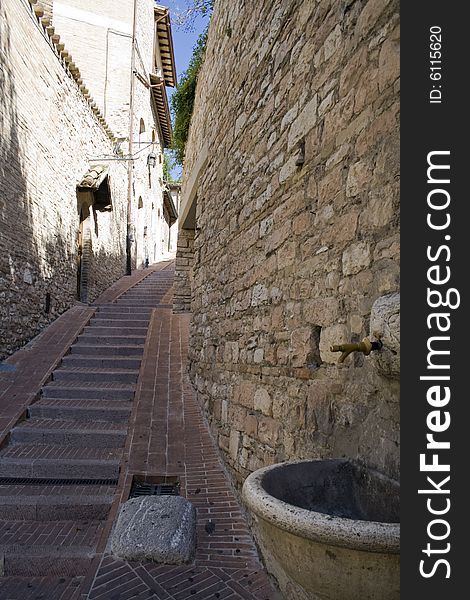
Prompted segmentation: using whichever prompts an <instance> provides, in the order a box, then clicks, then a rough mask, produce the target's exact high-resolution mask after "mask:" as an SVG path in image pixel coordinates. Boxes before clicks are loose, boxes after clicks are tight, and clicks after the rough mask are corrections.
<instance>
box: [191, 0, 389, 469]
mask: <svg viewBox="0 0 470 600" xmlns="http://www.w3.org/2000/svg"><path fill="white" fill-rule="evenodd" d="M398 90H399V17H398V2H397V1H396V0H356V1H354V0H341V1H340V0H315V1H314V0H290V1H287V2H286V1H285V0H274V1H273V0H260V1H259V2H256V3H253V2H247V1H245V2H244V1H240V2H231V1H229V0H219V1H217V2H216V6H215V12H214V15H213V20H212V23H211V27H210V33H209V40H208V48H207V53H206V59H205V64H204V67H203V69H202V72H201V75H200V78H199V81H198V88H197V97H196V103H195V113H194V115H193V120H192V127H191V132H190V139H189V142H188V147H187V158H186V165H185V174H189V173H190V171H191V166H192V165H193V164H194V163H195V162H196V160H197V157H198V153H199V152H200V151H201V147H202V145H203V144H206V143H208V144H209V157H208V161H207V165H206V167H205V168H204V170H203V172H202V174H201V177H200V180H199V186H198V206H197V230H196V239H195V262H194V285H193V301H192V311H193V320H192V335H191V349H190V359H191V376H192V380H193V382H194V384H195V387H196V389H197V391H198V396H199V399H200V401H201V403H203V405H204V406H205V408H206V411H207V414H208V415H209V419H210V422H211V425H212V429H213V432H214V434H215V435H216V436H217V439H218V443H219V446H220V448H221V449H222V451H223V454H224V457H225V459H226V461H227V463H228V465H229V467H230V468H231V470H232V472H233V473H234V475H235V476H236V478H237V480H238V481H242V480H243V478H244V477H245V476H246V475H247V474H248V473H249V472H250V471H253V470H254V469H256V468H258V467H261V466H263V465H266V464H269V463H273V462H277V461H282V460H284V459H292V458H304V457H322V456H348V457H353V458H359V459H361V460H363V461H365V462H366V463H367V464H369V465H370V466H372V467H375V468H378V469H379V470H380V471H382V472H385V473H387V474H389V475H392V476H396V475H398V472H399V406H398V393H399V389H398V381H397V380H396V379H393V378H392V377H388V376H385V375H382V374H381V373H379V371H378V370H376V369H375V367H374V364H375V363H374V361H373V359H372V357H367V358H366V357H364V356H363V355H359V354H356V355H354V356H353V357H352V358H348V359H347V361H346V363H345V364H344V365H339V366H338V365H337V364H336V363H337V360H338V357H339V355H338V354H333V353H331V352H330V351H329V346H330V344H332V343H342V342H348V341H351V340H355V341H358V340H361V339H362V338H363V337H365V336H366V335H369V333H370V332H369V321H370V314H371V308H372V305H373V303H374V301H375V300H376V299H378V298H380V297H382V296H384V295H387V294H390V293H392V292H395V291H396V290H398V289H399V265H398V260H399V225H398V205H399V204H398V203H399V186H398V177H399V140H398V125H399V103H398V100H399V99H398ZM303 148H304V152H305V162H304V164H303V166H302V165H297V164H296V161H297V159H298V158H300V154H301V152H302V150H303ZM299 151H300V154H299ZM184 193H185V190H184V189H183V195H184Z"/></svg>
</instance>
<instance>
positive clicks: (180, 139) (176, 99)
mask: <svg viewBox="0 0 470 600" xmlns="http://www.w3.org/2000/svg"><path fill="white" fill-rule="evenodd" d="M206 43H207V29H206V31H204V33H202V34H201V35H200V36H199V38H198V40H197V42H196V45H195V46H194V49H193V54H192V57H191V60H190V61H189V65H188V68H187V69H186V71H185V72H184V73H183V74H182V76H181V77H180V81H179V84H178V86H177V88H176V90H175V92H174V94H173V96H172V97H171V108H172V111H173V117H174V126H173V150H174V153H175V160H176V162H177V163H178V164H180V165H182V164H183V161H184V155H185V150H186V142H187V140H188V134H189V126H190V123H191V115H192V114H193V107H194V98H195V96H196V84H197V78H198V75H199V71H200V70H201V66H202V63H203V61H204V53H205V50H206Z"/></svg>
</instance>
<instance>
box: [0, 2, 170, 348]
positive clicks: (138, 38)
mask: <svg viewBox="0 0 470 600" xmlns="http://www.w3.org/2000/svg"><path fill="white" fill-rule="evenodd" d="M117 5H119V11H117V9H116V6H117ZM0 10H1V38H0V44H1V47H0V62H1V65H0V66H1V69H0V73H1V74H0V103H1V105H2V108H1V120H0V296H1V301H0V317H1V327H0V357H4V356H6V355H8V354H10V353H11V352H13V351H14V350H15V349H16V348H18V347H20V346H21V345H23V344H24V343H25V342H27V341H28V340H30V339H31V338H32V337H33V336H34V335H35V334H36V333H38V332H39V331H40V329H41V328H42V327H44V326H45V325H46V324H47V323H49V322H50V321H51V320H53V319H54V318H56V317H57V316H58V315H59V314H61V313H62V312H63V311H65V310H66V309H67V308H69V307H70V306H71V305H72V304H73V303H74V302H75V301H77V300H81V301H84V302H92V301H93V300H95V299H96V298H97V297H98V295H99V294H100V293H101V292H102V291H103V290H104V289H106V288H107V287H108V286H109V285H110V284H111V283H113V282H114V281H115V280H116V279H118V278H119V277H121V276H122V275H124V274H125V273H126V272H129V268H132V269H134V268H140V267H142V266H145V265H146V264H151V263H153V262H155V261H158V260H161V258H162V257H163V256H166V255H168V249H169V248H171V243H170V242H169V240H168V238H169V230H170V227H173V231H174V222H175V220H176V217H177V213H176V207H175V205H174V202H172V195H171V193H169V192H168V191H167V186H166V184H165V183H164V182H163V149H164V147H165V146H167V145H168V144H169V142H170V139H171V124H170V120H169V113H168V103H167V100H166V91H165V85H166V84H169V85H174V84H175V81H176V79H175V76H174V62H173V53H172V45H171V26H170V21H169V14H168V11H167V9H165V8H163V7H161V6H159V5H156V4H154V2H152V1H151V0H137V1H136V2H135V3H134V2H131V1H130V2H119V3H116V2H112V1H111V0H109V1H101V2H87V0H80V1H76V2H73V1H72V0H70V1H69V0H66V2H65V3H59V2H52V1H51V2H47V3H45V4H44V5H42V4H41V3H39V2H33V1H31V2H29V1H27V0H4V1H2V4H1V8H0ZM103 44H104V45H103ZM133 61H135V65H136V66H134V65H133ZM131 74H133V76H131ZM130 159H131V160H130ZM174 243H175V241H174V240H173V244H174Z"/></svg>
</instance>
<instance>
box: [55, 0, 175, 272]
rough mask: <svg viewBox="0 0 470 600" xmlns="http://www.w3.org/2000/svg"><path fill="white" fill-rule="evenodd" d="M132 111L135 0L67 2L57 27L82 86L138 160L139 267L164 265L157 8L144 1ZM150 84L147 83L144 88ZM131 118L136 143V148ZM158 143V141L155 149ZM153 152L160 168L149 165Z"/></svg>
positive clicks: (135, 251)
mask: <svg viewBox="0 0 470 600" xmlns="http://www.w3.org/2000/svg"><path fill="white" fill-rule="evenodd" d="M135 16H136V27H135V36H136V42H135V65H134V66H135V70H136V73H137V75H138V76H135V77H134V81H133V111H132V115H130V87H131V78H130V75H131V70H132V64H131V60H132V34H133V18H134V0H121V1H120V2H112V1H110V0H63V1H62V2H60V3H58V4H57V6H56V10H55V12H54V25H55V27H56V29H57V30H58V31H59V32H60V34H61V39H62V40H63V41H64V42H65V43H66V45H67V47H68V48H69V49H70V51H71V53H72V54H73V56H74V59H75V60H76V61H77V63H78V64H79V65H80V69H81V72H82V77H83V80H84V82H85V84H86V86H87V88H88V89H89V90H90V92H91V94H92V95H93V97H94V98H95V100H96V103H97V104H98V106H99V108H100V110H101V112H102V113H103V115H104V116H105V117H106V120H107V121H108V123H109V124H110V126H111V127H112V129H113V131H114V132H115V133H116V135H117V136H119V137H121V138H123V139H124V141H123V142H122V145H121V149H122V151H123V152H124V153H125V154H130V155H132V156H133V157H134V159H135V160H134V161H133V162H132V169H131V171H130V173H131V178H132V186H131V194H132V198H131V220H132V223H133V227H132V237H133V240H134V241H133V243H132V267H133V268H142V267H143V266H144V265H145V263H146V260H147V259H148V261H149V263H150V264H152V263H154V262H158V261H159V260H161V259H162V257H163V255H164V254H165V253H166V251H167V248H166V246H165V228H166V225H165V220H164V218H163V192H162V185H163V142H162V140H161V139H160V138H159V133H158V126H157V117H156V112H155V107H154V105H153V102H152V99H151V94H150V90H149V87H148V84H149V74H150V73H151V72H153V71H154V70H155V69H154V65H153V57H154V47H153V46H154V22H155V19H154V3H153V2H152V1H151V0H137V4H136V15H135ZM144 82H147V85H146V84H145V83H144ZM131 118H132V143H131V145H129V141H128V140H129V131H130V122H129V120H130V119H131ZM152 142H153V143H152ZM150 152H154V153H155V154H156V155H157V164H156V166H155V167H153V168H149V167H148V166H147V157H148V155H149V153H150Z"/></svg>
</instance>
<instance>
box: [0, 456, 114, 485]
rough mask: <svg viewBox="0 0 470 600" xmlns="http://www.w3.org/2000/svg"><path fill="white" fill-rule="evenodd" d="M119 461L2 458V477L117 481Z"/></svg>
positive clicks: (0, 468)
mask: <svg viewBox="0 0 470 600" xmlns="http://www.w3.org/2000/svg"><path fill="white" fill-rule="evenodd" d="M118 476H119V459H112V460H100V459H95V460H93V459H90V458H83V459H81V458H67V459H63V458H52V459H49V458H10V457H8V456H7V457H4V456H1V457H0V477H42V478H46V479H50V478H64V479H116V478H117V477H118Z"/></svg>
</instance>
